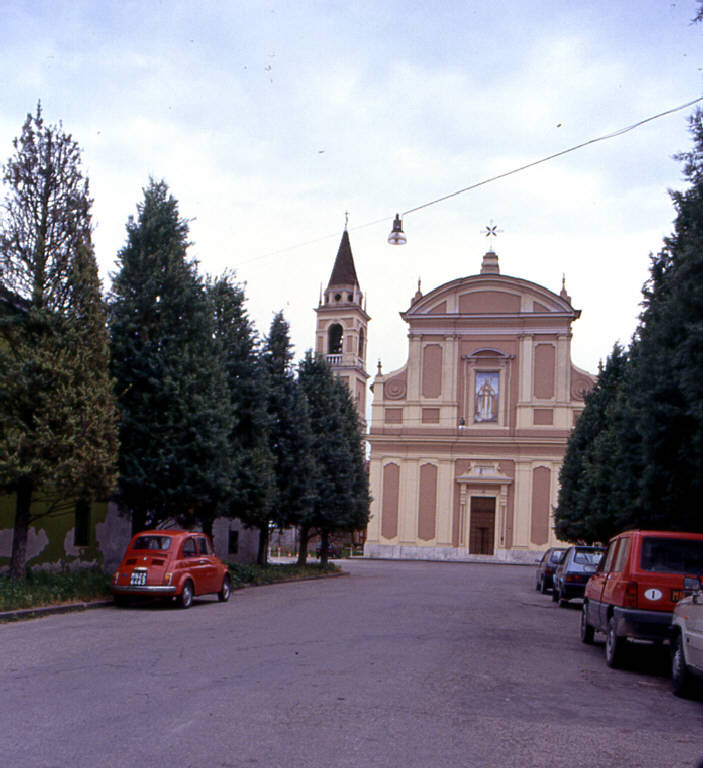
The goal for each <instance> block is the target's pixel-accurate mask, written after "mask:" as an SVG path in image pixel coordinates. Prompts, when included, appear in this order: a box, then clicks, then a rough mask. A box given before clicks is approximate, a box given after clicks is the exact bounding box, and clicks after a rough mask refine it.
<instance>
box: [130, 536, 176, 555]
mask: <svg viewBox="0 0 703 768" xmlns="http://www.w3.org/2000/svg"><path fill="white" fill-rule="evenodd" d="M170 546H171V537H170V536H139V537H138V538H137V540H136V541H135V542H134V545H133V546H132V549H158V550H159V551H161V552H165V551H166V550H167V549H168V548H169V547H170Z"/></svg>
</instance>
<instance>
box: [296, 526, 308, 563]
mask: <svg viewBox="0 0 703 768" xmlns="http://www.w3.org/2000/svg"><path fill="white" fill-rule="evenodd" d="M309 538H310V531H309V529H308V528H307V527H304V526H302V525H301V526H300V528H299V529H298V562H297V565H307V562H308V539H309Z"/></svg>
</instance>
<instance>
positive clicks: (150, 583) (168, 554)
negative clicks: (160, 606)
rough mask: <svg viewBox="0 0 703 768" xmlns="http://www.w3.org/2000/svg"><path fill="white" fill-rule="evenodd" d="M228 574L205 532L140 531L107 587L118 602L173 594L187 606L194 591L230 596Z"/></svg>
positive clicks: (225, 597) (200, 593)
mask: <svg viewBox="0 0 703 768" xmlns="http://www.w3.org/2000/svg"><path fill="white" fill-rule="evenodd" d="M230 586H231V582H230V575H229V571H228V570H227V566H226V565H225V564H224V563H223V562H222V561H221V560H220V559H219V558H218V557H217V555H215V552H214V550H213V548H212V543H211V541H210V539H209V538H208V537H207V536H206V535H205V534H204V533H193V532H191V531H170V530H169V531H143V532H142V533H138V534H137V535H136V536H134V537H133V538H132V541H131V542H130V543H129V547H127V551H126V552H125V556H124V557H123V558H122V562H121V563H120V567H119V568H118V569H117V570H116V571H115V575H114V576H113V578H112V585H111V587H110V589H111V591H112V595H113V597H114V598H115V603H116V604H117V605H125V604H126V603H128V602H130V601H131V600H135V599H138V598H141V597H168V598H174V597H175V598H176V602H177V603H178V605H179V606H180V607H181V608H189V607H190V605H191V603H192V602H193V597H194V596H195V595H207V594H217V597H218V598H219V599H220V600H221V601H222V602H225V601H227V600H229V594H230Z"/></svg>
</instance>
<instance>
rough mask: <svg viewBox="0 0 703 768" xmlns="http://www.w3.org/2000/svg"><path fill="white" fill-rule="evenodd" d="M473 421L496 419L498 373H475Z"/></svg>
mask: <svg viewBox="0 0 703 768" xmlns="http://www.w3.org/2000/svg"><path fill="white" fill-rule="evenodd" d="M474 401H475V406H474V421H477V422H485V421H498V374H497V373H496V372H493V371H492V372H486V371H479V372H477V373H476V391H475V398H474Z"/></svg>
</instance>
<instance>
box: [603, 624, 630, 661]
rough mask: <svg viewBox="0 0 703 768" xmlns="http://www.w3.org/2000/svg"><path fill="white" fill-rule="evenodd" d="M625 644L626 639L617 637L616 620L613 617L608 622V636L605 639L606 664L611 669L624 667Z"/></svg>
mask: <svg viewBox="0 0 703 768" xmlns="http://www.w3.org/2000/svg"><path fill="white" fill-rule="evenodd" d="M624 644H625V640H624V638H622V637H618V635H617V632H616V628H615V618H614V617H612V618H611V619H610V621H609V622H608V635H607V637H606V639H605V663H606V664H607V665H608V666H609V667H613V668H615V667H619V666H621V665H622V657H623V645H624Z"/></svg>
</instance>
